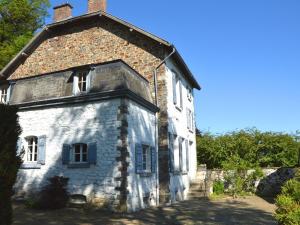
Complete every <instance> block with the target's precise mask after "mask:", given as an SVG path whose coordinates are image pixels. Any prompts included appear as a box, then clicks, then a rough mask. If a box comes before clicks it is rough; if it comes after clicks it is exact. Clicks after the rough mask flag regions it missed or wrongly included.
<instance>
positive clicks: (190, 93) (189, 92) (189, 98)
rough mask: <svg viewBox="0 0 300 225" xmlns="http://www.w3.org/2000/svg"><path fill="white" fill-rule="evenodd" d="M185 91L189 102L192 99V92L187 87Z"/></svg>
mask: <svg viewBox="0 0 300 225" xmlns="http://www.w3.org/2000/svg"><path fill="white" fill-rule="evenodd" d="M186 90H187V98H188V100H189V101H190V102H191V101H192V99H193V90H192V88H190V87H189V86H187V87H186Z"/></svg>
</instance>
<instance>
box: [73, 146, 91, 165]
mask: <svg viewBox="0 0 300 225" xmlns="http://www.w3.org/2000/svg"><path fill="white" fill-rule="evenodd" d="M77 146H79V153H76V147H77ZM71 150H72V151H71V154H70V163H71V164H87V163H89V159H88V157H89V155H88V152H89V149H88V144H86V143H75V144H72V149H71ZM84 150H85V152H84ZM76 155H79V161H77V160H76ZM84 155H85V160H83V158H84Z"/></svg>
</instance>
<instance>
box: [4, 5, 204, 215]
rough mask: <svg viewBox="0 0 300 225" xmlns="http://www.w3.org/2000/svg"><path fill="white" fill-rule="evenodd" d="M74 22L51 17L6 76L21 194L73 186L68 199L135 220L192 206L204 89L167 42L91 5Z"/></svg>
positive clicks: (62, 10)
mask: <svg viewBox="0 0 300 225" xmlns="http://www.w3.org/2000/svg"><path fill="white" fill-rule="evenodd" d="M87 3H88V12H87V13H86V14H84V15H81V16H77V17H72V6H71V5H70V4H69V3H66V4H63V5H60V6H57V7H54V22H53V23H52V24H49V25H47V26H45V27H44V28H43V29H42V30H41V31H40V32H39V33H38V34H37V35H36V36H35V37H34V38H33V39H32V40H31V41H30V43H28V44H27V45H26V46H25V47H24V49H23V50H22V51H21V52H20V53H19V54H18V55H17V56H16V57H15V58H14V59H13V60H12V61H11V62H10V63H9V64H8V65H7V66H6V67H5V68H4V69H3V70H2V71H1V73H0V76H1V79H0V99H1V102H2V103H7V104H10V105H15V106H18V107H19V117H20V119H19V120H20V125H21V127H22V129H23V133H22V135H21V137H20V138H19V142H18V151H20V152H21V151H22V152H24V156H23V160H24V162H23V165H22V167H21V169H20V171H19V174H18V179H17V183H16V185H15V186H16V187H15V188H16V193H17V194H20V195H29V194H32V193H35V192H36V191H38V190H39V189H40V188H41V187H42V186H43V185H45V182H46V181H47V178H49V177H52V176H56V175H59V176H64V177H68V178H69V184H68V189H69V192H70V193H71V194H81V195H85V196H86V197H87V198H88V199H89V200H91V201H94V202H103V201H105V202H108V203H109V205H110V206H111V208H112V209H113V210H121V211H136V210H139V209H141V208H145V207H148V206H151V205H158V204H159V203H165V202H174V201H177V200H183V199H185V198H186V197H187V193H188V190H189V186H190V182H191V181H192V180H193V179H194V177H195V175H196V170H197V160H196V158H197V157H196V139H195V120H194V95H193V90H194V89H198V90H200V86H199V84H198V83H197V81H196V80H195V78H194V77H193V75H192V73H191V72H190V70H189V68H188V67H187V65H186V64H185V62H184V60H183V59H182V57H181V56H180V54H179V53H178V51H177V50H176V48H175V47H174V46H173V45H172V44H170V43H169V42H167V41H165V40H163V39H161V38H159V37H156V36H154V35H153V34H150V33H148V32H146V31H144V30H142V29H140V28H138V27H136V26H134V25H131V24H129V23H128V22H125V21H123V20H121V19H119V18H116V17H114V16H112V15H110V14H108V13H107V12H106V1H105V0H87Z"/></svg>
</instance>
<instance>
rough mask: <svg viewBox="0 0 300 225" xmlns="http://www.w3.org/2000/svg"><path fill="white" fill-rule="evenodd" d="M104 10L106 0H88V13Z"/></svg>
mask: <svg viewBox="0 0 300 225" xmlns="http://www.w3.org/2000/svg"><path fill="white" fill-rule="evenodd" d="M98 11H103V12H106V0H88V13H93V12H98Z"/></svg>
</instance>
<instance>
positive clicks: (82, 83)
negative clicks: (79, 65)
mask: <svg viewBox="0 0 300 225" xmlns="http://www.w3.org/2000/svg"><path fill="white" fill-rule="evenodd" d="M89 81H90V71H78V72H77V73H75V75H74V78H73V82H74V83H73V94H74V95H79V94H84V93H87V92H88V91H89V88H90V82H89Z"/></svg>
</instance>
